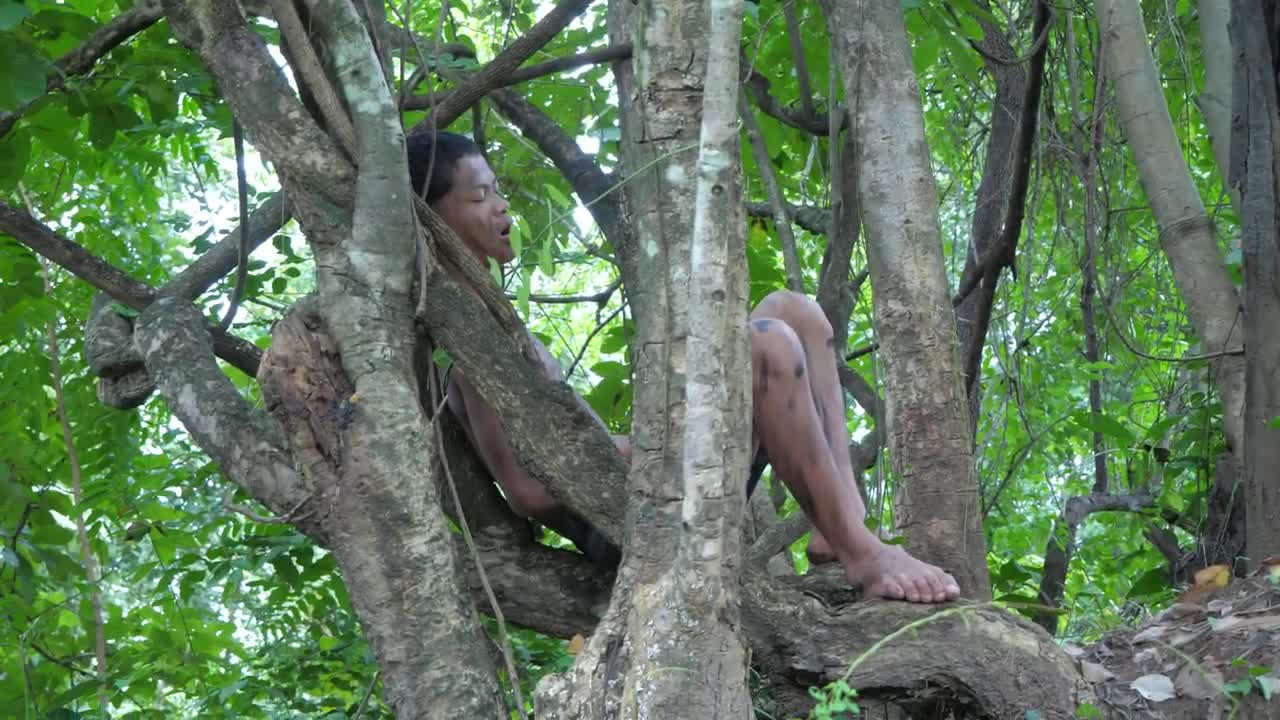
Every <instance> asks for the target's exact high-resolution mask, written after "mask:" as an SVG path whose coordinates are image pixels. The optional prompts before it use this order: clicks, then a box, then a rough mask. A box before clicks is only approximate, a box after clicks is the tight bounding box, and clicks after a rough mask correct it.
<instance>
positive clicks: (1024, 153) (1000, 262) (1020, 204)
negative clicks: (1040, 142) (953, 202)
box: [953, 0, 1053, 390]
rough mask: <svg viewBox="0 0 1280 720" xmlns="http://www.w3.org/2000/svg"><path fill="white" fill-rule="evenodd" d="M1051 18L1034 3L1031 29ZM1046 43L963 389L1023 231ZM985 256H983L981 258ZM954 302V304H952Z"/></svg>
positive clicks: (985, 278)
mask: <svg viewBox="0 0 1280 720" xmlns="http://www.w3.org/2000/svg"><path fill="white" fill-rule="evenodd" d="M1052 21H1053V11H1052V10H1051V9H1050V7H1049V3H1048V0H1038V2H1036V10H1035V22H1034V23H1033V26H1032V32H1034V33H1035V35H1036V36H1037V37H1039V36H1040V35H1041V34H1042V33H1044V32H1046V28H1047V27H1048V26H1049V24H1050V23H1051V22H1052ZM1048 49H1049V46H1048V43H1045V44H1043V45H1041V46H1039V47H1038V48H1037V49H1036V51H1035V53H1033V54H1032V56H1031V64H1030V67H1029V68H1028V72H1027V94H1026V98H1025V99H1024V100H1023V102H1022V117H1021V119H1020V120H1019V121H1018V137H1017V142H1016V143H1015V145H1014V154H1013V178H1012V180H1011V181H1010V188H1009V206H1008V208H1007V212H1006V214H1005V219H1004V229H1003V231H1002V232H1001V235H1000V242H999V244H997V245H996V246H995V247H993V248H992V249H991V251H990V252H989V254H991V255H993V256H994V257H993V259H992V260H991V261H990V262H984V263H983V265H984V266H986V267H985V269H984V272H983V275H982V282H983V285H984V288H983V295H982V297H981V298H980V302H981V303H982V307H980V308H979V311H978V314H977V318H976V319H975V321H974V327H973V332H972V334H971V335H970V336H969V347H968V348H966V352H965V366H964V373H965V383H966V385H965V389H966V390H969V389H970V388H972V387H973V385H974V383H976V382H977V377H978V370H979V366H980V365H981V364H982V346H983V345H984V344H985V343H986V340H987V327H988V325H989V324H990V322H991V307H990V306H991V304H992V303H993V302H994V300H995V290H996V284H997V283H998V282H999V277H1000V270H1001V269H1003V268H1005V267H1012V266H1013V261H1014V257H1015V255H1016V252H1017V247H1018V238H1019V237H1020V236H1021V234H1022V218H1023V214H1024V212H1025V211H1026V205H1027V187H1028V184H1029V183H1028V180H1029V178H1030V175H1031V151H1032V148H1033V146H1034V145H1035V139H1036V128H1037V125H1038V120H1039V117H1040V95H1041V90H1042V89H1043V87H1044V65H1045V57H1046V56H1047V55H1048ZM985 260H986V259H985V258H984V261H985ZM954 304H955V303H954V301H953V305H954Z"/></svg>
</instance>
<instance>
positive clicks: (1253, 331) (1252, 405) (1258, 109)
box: [1231, 0, 1280, 567]
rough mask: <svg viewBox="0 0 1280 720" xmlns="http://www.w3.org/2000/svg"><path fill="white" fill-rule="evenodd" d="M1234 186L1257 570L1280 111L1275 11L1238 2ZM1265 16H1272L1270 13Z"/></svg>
mask: <svg viewBox="0 0 1280 720" xmlns="http://www.w3.org/2000/svg"><path fill="white" fill-rule="evenodd" d="M1231 8H1232V16H1231V39H1232V46H1233V48H1234V50H1235V53H1236V63H1235V69H1236V71H1235V85H1234V86H1233V93H1232V95H1233V97H1234V103H1233V110H1234V112H1233V113H1232V115H1233V117H1234V120H1235V121H1234V123H1233V126H1232V130H1233V132H1232V135H1231V148H1232V151H1231V152H1232V162H1231V182H1232V184H1233V185H1234V186H1235V187H1236V189H1237V190H1238V191H1239V195H1240V204H1239V207H1240V224H1241V228H1242V230H1243V242H1242V249H1243V251H1244V296H1245V309H1244V332H1245V338H1246V342H1245V350H1246V354H1245V366H1246V371H1245V373H1246V388H1247V390H1248V396H1247V399H1246V400H1245V417H1244V419H1245V446H1244V449H1245V453H1244V462H1245V472H1244V476H1245V486H1246V495H1247V498H1248V507H1249V513H1248V516H1247V517H1246V518H1245V528H1246V536H1245V537H1246V542H1245V546H1246V548H1247V550H1248V554H1249V561H1250V565H1252V566H1254V567H1257V566H1258V564H1259V563H1260V562H1261V561H1262V560H1263V559H1264V558H1266V557H1269V556H1273V555H1275V556H1280V427H1277V419H1278V418H1280V264H1277V261H1280V251H1278V249H1277V245H1278V244H1280V206H1278V205H1277V200H1280V103H1278V102H1277V86H1276V72H1275V68H1276V61H1277V57H1278V56H1280V53H1278V52H1277V51H1278V50H1280V48H1276V47H1274V46H1273V45H1272V43H1274V42H1276V36H1275V30H1276V28H1275V25H1274V23H1275V20H1276V19H1275V16H1274V15H1273V13H1274V12H1275V7H1274V3H1271V2H1257V1H1256V0H1249V1H1243V0H1234V2H1232V3H1231ZM1264 8H1265V10H1264Z"/></svg>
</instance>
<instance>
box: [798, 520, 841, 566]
mask: <svg viewBox="0 0 1280 720" xmlns="http://www.w3.org/2000/svg"><path fill="white" fill-rule="evenodd" d="M804 554H805V556H806V557H808V558H809V562H810V563H811V564H813V565H822V564H824V563H829V562H835V561H836V551H835V550H832V549H831V543H829V542H827V539H826V538H824V537H822V533H820V532H818V531H817V530H816V529H815V530H813V532H812V533H811V534H810V535H809V545H808V547H806V548H805V549H804Z"/></svg>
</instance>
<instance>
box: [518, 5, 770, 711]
mask: <svg viewBox="0 0 1280 720" xmlns="http://www.w3.org/2000/svg"><path fill="white" fill-rule="evenodd" d="M738 12H739V13H740V12H741V10H740V9H739V10H738ZM707 22H708V15H707V8H706V7H704V6H703V4H702V3H686V2H675V1H674V0H642V1H641V2H639V3H637V4H635V5H634V6H633V5H632V4H631V3H629V2H626V1H625V0H619V1H615V2H614V3H612V4H611V5H610V41H611V44H618V43H622V42H631V44H632V47H633V48H635V51H634V54H633V62H632V64H631V66H630V67H624V66H619V68H618V69H619V72H618V90H619V96H620V102H621V105H622V116H623V138H624V141H623V143H622V152H623V166H624V169H625V171H626V172H627V173H628V174H631V175H632V177H631V179H630V182H629V183H628V185H627V187H626V196H625V197H626V205H627V208H628V210H629V211H630V220H631V223H630V224H631V226H632V228H633V230H632V232H633V236H632V237H633V239H632V241H631V242H630V243H629V244H628V245H625V246H623V247H620V248H618V251H619V261H620V264H621V267H622V272H623V278H624V282H625V283H626V286H627V288H628V289H629V299H630V301H631V307H632V309H633V312H634V314H635V319H636V334H637V336H636V339H635V341H634V344H633V347H634V357H633V368H634V370H633V373H634V380H633V384H634V387H635V388H636V395H635V400H634V419H633V422H632V447H633V450H632V452H633V459H632V473H631V494H630V498H629V501H628V505H627V534H626V543H625V550H624V553H625V554H624V558H623V565H622V568H621V570H620V577H619V582H618V584H617V585H616V586H615V588H614V593H613V599H612V604H611V605H610V608H609V611H608V613H607V614H606V617H605V619H604V621H603V622H602V623H601V624H600V626H598V627H597V629H596V632H595V633H594V634H593V635H592V637H591V639H590V641H589V642H588V644H587V646H586V648H585V649H584V650H583V653H582V654H581V655H580V656H579V659H578V661H577V662H576V663H575V665H574V668H573V669H572V670H571V671H570V672H569V673H567V674H565V675H561V676H555V677H551V678H548V679H545V680H544V681H543V682H542V683H541V685H540V686H539V693H538V708H539V714H540V715H548V716H551V717H648V716H649V713H651V712H653V713H656V716H660V717H667V716H670V717H698V716H705V717H719V716H724V715H722V713H728V715H727V716H731V717H732V716H740V715H742V714H744V713H747V712H749V711H750V710H749V708H750V705H749V701H746V693H745V676H746V660H745V652H744V650H743V648H742V644H741V640H740V639H738V636H737V632H738V631H737V630H736V627H735V626H736V610H735V609H734V608H735V606H736V602H737V601H736V598H735V597H734V590H733V585H732V584H727V583H732V578H733V577H734V573H733V572H732V568H729V569H722V570H720V571H719V572H727V573H728V578H729V579H728V580H727V581H726V580H723V579H720V580H716V579H713V580H714V581H713V582H712V583H709V584H707V583H706V580H707V579H708V578H707V577H706V575H705V570H706V568H707V567H708V566H709V565H713V564H714V565H716V566H720V564H721V563H722V562H723V559H724V557H725V553H726V551H727V552H729V553H736V547H735V546H736V543H737V536H736V533H737V532H738V519H737V518H736V517H735V518H732V519H731V520H729V522H728V524H727V525H725V524H723V520H724V519H725V516H724V513H726V512H740V507H741V504H740V500H739V501H737V502H736V503H735V502H734V501H733V498H735V497H739V498H740V495H738V494H737V493H738V492H740V490H739V489H738V488H733V492H731V493H729V494H728V495H727V497H725V496H724V492H723V490H714V489H713V487H711V486H712V485H720V486H723V483H722V482H714V483H712V482H710V481H709V476H708V475H706V472H708V471H710V472H713V473H721V474H724V475H725V476H728V475H732V474H734V473H735V472H737V473H738V475H739V477H740V478H744V477H745V476H746V470H747V458H746V455H747V452H745V451H744V450H743V449H742V448H741V447H736V448H735V445H740V443H737V441H734V440H732V439H731V438H733V437H734V434H733V432H732V431H733V429H734V428H733V426H729V427H725V428H724V429H723V430H722V432H726V435H724V436H722V437H723V438H724V441H725V442H727V443H728V446H727V447H726V448H725V449H729V448H735V449H734V450H730V452H729V457H728V461H727V462H724V460H725V456H724V454H722V455H721V456H720V460H721V461H722V464H723V467H722V468H719V469H717V468H714V467H709V466H706V463H705V462H699V461H698V459H697V458H698V457H699V455H698V454H697V452H696V448H694V449H693V450H694V451H695V454H694V455H692V456H689V457H688V460H686V451H689V450H691V448H689V447H688V446H687V444H686V434H685V433H686V412H687V410H688V405H687V403H686V387H687V379H688V378H689V377H691V372H696V373H698V374H701V373H705V372H712V374H715V373H716V372H717V371H714V370H712V367H711V365H715V364H717V363H719V364H720V369H719V370H718V372H719V373H731V372H734V371H735V370H737V371H738V372H741V373H742V378H744V379H745V378H746V377H749V374H748V373H747V371H746V370H745V368H746V357H747V356H746V355H745V351H741V350H735V349H734V348H733V347H732V346H730V347H725V348H722V350H723V351H724V352H725V355H723V356H721V357H720V358H718V359H716V358H712V357H709V356H708V355H706V354H703V355H702V356H700V357H701V359H700V360H698V361H697V362H699V363H702V364H703V367H701V368H700V369H697V370H692V371H691V367H690V364H689V363H690V361H689V359H688V357H687V352H688V343H689V335H690V325H689V305H690V303H689V295H688V293H689V292H690V287H691V284H690V272H691V270H690V258H691V242H690V241H691V238H692V236H693V229H694V227H693V226H694V210H695V203H694V200H695V193H694V192H693V191H694V184H695V182H697V181H698V178H699V172H700V171H699V164H698V162H697V160H698V157H699V156H698V154H697V153H695V152H693V150H694V149H695V148H697V147H698V128H699V127H700V125H701V119H702V117H703V87H704V79H705V77H706V73H707V68H708V61H707V57H708V44H707ZM734 32H735V33H736V32H737V30H736V28H735V30H734ZM737 46H738V43H737V40H736V39H735V40H733V41H732V42H731V43H728V45H727V46H726V47H723V48H719V50H720V51H721V52H732V53H734V55H733V59H734V60H736V52H737ZM718 62H720V63H721V64H725V63H726V62H727V61H726V60H725V59H720V60H719V61H718ZM716 70H717V71H718V72H721V73H725V72H727V73H730V74H729V75H728V76H727V77H728V78H729V80H727V81H726V82H727V83H728V84H730V85H733V84H735V83H736V80H737V74H736V62H733V63H729V64H727V67H719V68H716ZM727 97H728V106H727V110H728V112H729V113H730V115H729V117H730V118H732V119H735V120H736V90H734V91H732V92H731V93H730V94H728V96H727ZM704 139H705V136H704ZM733 142H734V143H735V144H736V134H734V135H733ZM735 152H736V151H735ZM735 157H736V155H735ZM719 162H721V163H726V162H730V161H729V160H728V158H726V157H721V158H720V159H719ZM730 167H736V162H733V163H732V164H731V166H730ZM735 182H740V180H736V179H735ZM722 192H724V188H723V187H722ZM737 192H738V193H740V192H741V191H740V189H739V190H737ZM725 194H726V195H728V196H730V197H732V196H733V194H734V191H733V190H730V191H728V192H726V193H725ZM737 202H740V200H735V201H733V202H729V201H726V204H733V203H737ZM736 211H737V209H736V208H735V212H736ZM739 222H741V221H739ZM734 242H735V244H740V243H741V242H742V240H741V238H738V239H735V241H734ZM726 250H727V248H725V249H722V250H721V252H725V251H726ZM725 257H729V256H727V255H726V256H725ZM741 265H742V266H745V263H741ZM733 270H735V271H736V272H737V273H738V275H730V276H728V278H725V277H722V278H721V279H720V282H722V283H723V282H725V280H729V278H732V279H731V280H729V282H728V283H727V284H725V285H723V287H721V288H719V289H720V292H721V297H720V298H719V301H718V302H720V303H722V307H724V306H725V305H728V304H742V303H744V302H745V278H742V277H741V272H742V270H741V269H740V268H734V269H733ZM727 271H728V269H726V268H722V269H721V271H720V272H721V273H722V274H723V273H725V272H727ZM739 279H740V280H741V282H735V281H736V280H739ZM711 291H712V292H713V291H714V290H711ZM744 313H745V307H743V308H742V309H741V310H740V311H737V312H736V313H735V314H744ZM728 317H729V318H732V317H733V315H729V316H728ZM744 321H745V317H743V321H740V322H743V323H744ZM722 322H727V321H722ZM702 329H703V332H705V331H706V330H708V329H709V328H708V327H707V326H706V325H705V323H704V324H703V326H702ZM718 332H719V333H721V334H723V333H726V332H728V333H736V334H737V335H738V337H739V338H740V339H742V338H743V337H745V336H744V335H742V333H743V332H744V329H743V328H733V327H732V326H724V327H721V328H720V330H719V331H718ZM713 354H714V353H713ZM695 355H696V353H695ZM707 363H711V365H707ZM723 379H724V378H723V376H722V378H721V380H723ZM699 381H700V382H702V383H703V384H704V387H705V388H706V389H708V390H711V389H712V387H713V386H714V385H716V384H720V383H719V381H718V380H714V379H713V378H712V377H710V376H708V377H705V378H700V379H699ZM695 384H696V383H695ZM737 387H738V389H737V390H736V391H735V390H734V389H733V388H734V385H733V384H730V385H727V386H726V385H724V384H720V387H719V389H718V390H712V391H713V392H720V393H724V395H723V397H722V399H721V400H719V401H718V402H717V401H716V400H714V399H713V398H704V399H703V401H702V402H704V403H711V404H712V405H713V406H719V407H706V406H705V405H704V406H700V407H698V408H696V410H697V411H701V412H707V411H709V412H711V413H712V416H704V417H703V420H704V421H709V422H715V421H714V419H713V416H714V414H715V413H719V412H724V409H723V408H724V407H725V405H723V404H722V403H729V405H728V407H736V408H739V409H741V408H742V407H744V403H746V402H749V397H748V396H746V395H745V394H744V393H743V392H742V390H741V383H737ZM695 415H696V413H695ZM739 422H740V421H739ZM738 430H739V431H740V430H741V428H740V427H739V428H738ZM705 449H706V448H704V450H705ZM691 464H692V466H693V467H696V468H697V469H698V472H699V473H700V474H701V476H702V479H703V481H704V482H705V483H707V484H704V485H703V486H702V487H700V488H696V490H697V492H698V495H699V497H696V498H689V497H688V492H689V490H690V489H691V488H688V487H687V486H686V482H688V481H690V480H694V481H695V482H696V480H695V478H686V477H685V475H684V471H685V470H686V469H688V468H690V467H691ZM708 493H718V494H720V495H721V499H719V500H718V501H717V500H713V501H712V502H711V503H710V504H707V503H706V502H705V501H706V500H709V499H711V495H710V494H708ZM682 506H686V507H685V510H687V511H689V512H693V513H694V514H695V515H701V514H705V513H711V514H712V515H716V516H718V517H720V518H722V521H721V524H720V526H719V527H716V524H715V523H713V524H712V526H710V527H708V528H707V531H708V532H711V534H712V535H719V537H718V538H716V539H714V540H712V541H711V542H710V543H709V544H708V545H707V546H706V548H707V549H711V548H714V552H709V553H707V554H706V555H705V556H704V555H703V551H704V547H702V546H701V543H700V542H699V541H698V539H697V538H696V536H690V537H688V538H685V537H684V532H683V531H682V529H681V518H682ZM717 506H718V507H717ZM690 532H694V533H696V532H701V530H700V529H697V528H691V529H690ZM722 533H730V534H729V535H725V534H722ZM725 543H727V545H726V544H725ZM717 544H719V547H718V548H717V547H716V545H717ZM678 554H679V555H680V557H681V558H683V560H676V562H675V563H674V565H675V567H673V562H672V561H673V558H676V557H677V555H678ZM699 558H701V559H700V560H699ZM695 561H696V565H695ZM699 576H701V579H697V580H695V578H699ZM708 653H719V654H720V655H721V656H720V657H708ZM682 674H689V675H690V676H689V677H680V675H682ZM708 678H715V680H713V681H712V682H710V683H707V682H705V680H706V679H708ZM744 701H746V702H745V704H744Z"/></svg>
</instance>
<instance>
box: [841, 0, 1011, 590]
mask: <svg viewBox="0 0 1280 720" xmlns="http://www.w3.org/2000/svg"><path fill="white" fill-rule="evenodd" d="M823 7H824V9H825V11H826V13H827V21H828V24H829V25H830V27H831V30H832V36H833V41H834V43H835V49H836V53H837V57H838V61H839V64H840V70H841V74H842V75H843V78H844V83H845V94H846V96H847V97H849V98H857V102H856V103H853V105H854V109H853V110H852V111H851V112H852V116H851V118H850V126H851V127H852V128H853V132H855V133H856V134H857V136H856V140H857V146H858V152H857V154H856V156H855V158H854V162H855V163H856V164H857V178H858V180H857V182H858V194H859V195H858V196H859V205H860V206H861V209H862V219H863V227H864V228H866V233H867V256H868V260H869V262H870V266H871V282H872V287H873V293H872V297H873V301H874V312H875V327H876V334H877V336H878V337H879V340H880V345H881V357H882V358H883V362H884V380H885V408H886V418H885V420H886V426H887V428H888V437H889V447H890V449H891V451H892V453H893V467H894V470H895V471H896V473H897V475H898V478H899V480H900V485H899V489H898V496H897V499H898V513H897V521H898V523H897V524H898V526H899V528H901V529H902V531H903V532H904V534H905V535H906V538H907V547H908V549H909V550H910V551H911V552H912V553H913V554H915V555H917V556H918V557H921V558H922V559H924V560H927V561H929V562H932V563H935V564H937V565H939V566H941V567H943V568H945V569H946V570H948V571H950V572H951V573H952V574H953V575H955V577H956V580H957V581H958V582H959V583H960V588H961V592H963V593H964V594H965V595H966V596H968V597H977V598H984V597H987V596H988V595H989V594H990V584H989V580H988V574H987V565H986V545H985V541H984V539H983V536H982V513H981V509H980V507H979V498H978V484H977V478H976V473H975V470H974V461H973V449H972V440H971V436H970V430H969V413H968V408H967V405H966V404H965V393H964V388H963V385H962V383H961V378H960V366H959V357H958V356H957V344H956V329H955V315H954V314H953V312H952V310H951V301H950V293H949V288H948V285H947V279H946V276H945V274H944V271H943V263H942V243H941V239H940V237H939V233H938V214H937V205H938V203H937V190H936V188H935V187H934V181H933V175H932V174H931V171H930V167H929V147H928V144H927V143H926V141H925V135H924V116H923V111H922V109H921V105H920V91H919V88H918V87H917V85H916V78H915V73H914V71H913V70H912V67H911V63H910V61H909V57H910V52H909V46H908V42H907V34H906V27H905V24H904V18H903V14H902V13H903V10H902V6H901V4H900V3H898V2H890V1H888V0H866V1H860V2H835V1H834V0H826V1H825V2H824V3H823Z"/></svg>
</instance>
